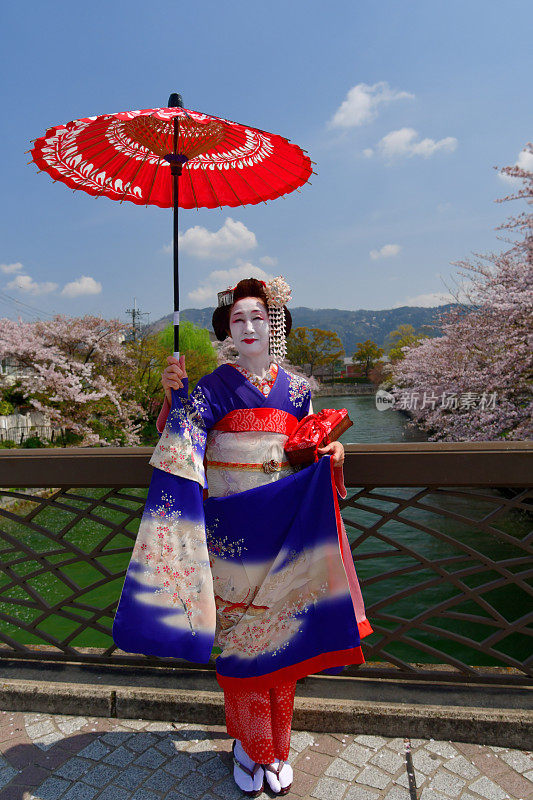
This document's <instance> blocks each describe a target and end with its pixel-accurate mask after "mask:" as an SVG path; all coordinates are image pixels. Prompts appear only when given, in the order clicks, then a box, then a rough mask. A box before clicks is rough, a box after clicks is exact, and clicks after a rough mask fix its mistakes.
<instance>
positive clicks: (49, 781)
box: [32, 776, 71, 800]
mask: <svg viewBox="0 0 533 800" xmlns="http://www.w3.org/2000/svg"><path fill="white" fill-rule="evenodd" d="M70 785H71V783H70V781H66V780H64V779H63V778H55V777H54V776H50V777H49V778H46V780H45V781H43V783H41V784H40V785H39V786H38V787H37V789H33V790H32V791H33V793H34V794H36V795H37V796H38V797H39V800H58V798H59V797H61V795H62V794H63V793H64V792H66V790H67V789H68V788H69V786H70Z"/></svg>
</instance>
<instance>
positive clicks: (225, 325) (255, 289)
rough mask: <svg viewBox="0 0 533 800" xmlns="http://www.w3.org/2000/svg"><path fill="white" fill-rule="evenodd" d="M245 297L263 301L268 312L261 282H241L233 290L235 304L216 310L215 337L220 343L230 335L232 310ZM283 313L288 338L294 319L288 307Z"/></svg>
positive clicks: (246, 279)
mask: <svg viewBox="0 0 533 800" xmlns="http://www.w3.org/2000/svg"><path fill="white" fill-rule="evenodd" d="M243 297H257V298H258V299H259V300H261V301H262V303H263V305H264V306H265V308H266V310H267V311H268V298H267V296H266V292H265V287H264V286H263V284H262V283H261V281H258V280H257V278H244V279H243V280H242V281H239V283H238V284H237V286H236V287H235V289H234V290H233V303H232V304H231V305H229V306H219V307H218V308H215V310H214V312H213V319H212V325H213V330H214V332H215V336H216V337H217V339H218V341H219V342H223V341H224V339H226V338H227V337H228V336H229V335H230V333H229V318H230V316H231V309H232V308H233V305H234V304H235V303H236V302H237V300H242V298H243ZM283 311H284V312H285V330H286V332H287V336H288V335H289V333H290V332H291V327H292V317H291V312H290V311H289V309H288V308H287V306H283Z"/></svg>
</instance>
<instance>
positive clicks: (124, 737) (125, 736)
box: [98, 730, 139, 747]
mask: <svg viewBox="0 0 533 800" xmlns="http://www.w3.org/2000/svg"><path fill="white" fill-rule="evenodd" d="M138 735H139V734H136V733H134V732H133V731H119V730H112V731H107V733H104V735H103V736H99V737H98V738H99V741H101V742H104V743H105V744H109V745H111V747H117V745H119V744H127V743H128V742H129V741H130V740H131V739H133V737H134V736H138Z"/></svg>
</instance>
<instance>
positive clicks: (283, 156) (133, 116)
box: [30, 94, 312, 351]
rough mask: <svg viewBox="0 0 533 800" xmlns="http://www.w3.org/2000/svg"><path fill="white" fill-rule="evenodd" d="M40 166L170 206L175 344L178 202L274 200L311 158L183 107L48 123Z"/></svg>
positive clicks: (92, 190) (36, 149)
mask: <svg viewBox="0 0 533 800" xmlns="http://www.w3.org/2000/svg"><path fill="white" fill-rule="evenodd" d="M30 152H31V155H32V159H33V161H34V162H35V163H36V164H37V166H38V167H39V168H40V170H44V171H45V172H48V173H49V174H50V175H51V176H52V178H54V180H59V181H62V182H63V183H66V184H67V186H70V187H71V188H73V189H83V191H85V192H87V193H88V194H91V195H94V196H96V197H100V196H102V195H105V196H106V197H110V198H111V199H112V200H120V201H121V202H122V201H123V200H128V201H130V202H132V203H137V204H138V205H156V206H160V207H161V208H169V207H171V206H172V207H173V208H174V312H175V313H174V324H175V337H174V339H175V350H176V351H178V350H179V339H178V336H179V333H178V330H179V327H178V326H179V279H178V207H180V206H181V208H215V207H217V206H218V207H220V208H222V206H232V207H233V206H239V205H248V204H255V203H259V202H261V201H266V200H274V199H275V198H276V197H280V196H282V195H284V194H288V193H289V192H292V191H294V190H298V189H299V187H300V186H302V185H303V184H305V183H306V182H307V181H308V179H309V177H310V175H311V173H312V166H311V160H310V159H309V157H308V156H307V155H306V154H305V152H304V151H303V150H301V149H300V148H299V147H298V146H297V145H295V144H291V143H290V142H289V141H288V140H287V139H285V138H284V137H283V136H278V135H276V134H273V133H267V132H265V131H262V130H259V129H257V128H249V127H247V126H245V125H240V124H239V123H237V122H231V121H230V120H226V119H220V118H219V117H212V116H209V115H207V114H202V113H200V112H198V111H190V110H188V109H186V108H183V107H182V101H181V96H180V95H178V94H172V95H171V96H170V99H169V105H168V107H167V108H152V109H145V110H143V111H125V112H122V113H118V114H102V115H100V116H98V117H86V118H84V119H79V120H75V121H74V122H69V123H67V124H66V125H57V126H56V127H53V128H49V130H47V132H46V134H45V136H43V137H41V138H39V139H36V140H35V141H34V146H33V148H32V150H31V151H30Z"/></svg>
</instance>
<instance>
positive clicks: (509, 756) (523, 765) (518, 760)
mask: <svg viewBox="0 0 533 800" xmlns="http://www.w3.org/2000/svg"><path fill="white" fill-rule="evenodd" d="M499 758H501V759H502V761H505V763H506V764H509V766H510V767H511V768H512V769H514V770H516V772H521V773H524V772H528V771H529V770H530V769H533V758H531V755H530V754H529V753H524V752H522V751H521V750H508V751H507V752H506V753H499Z"/></svg>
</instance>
